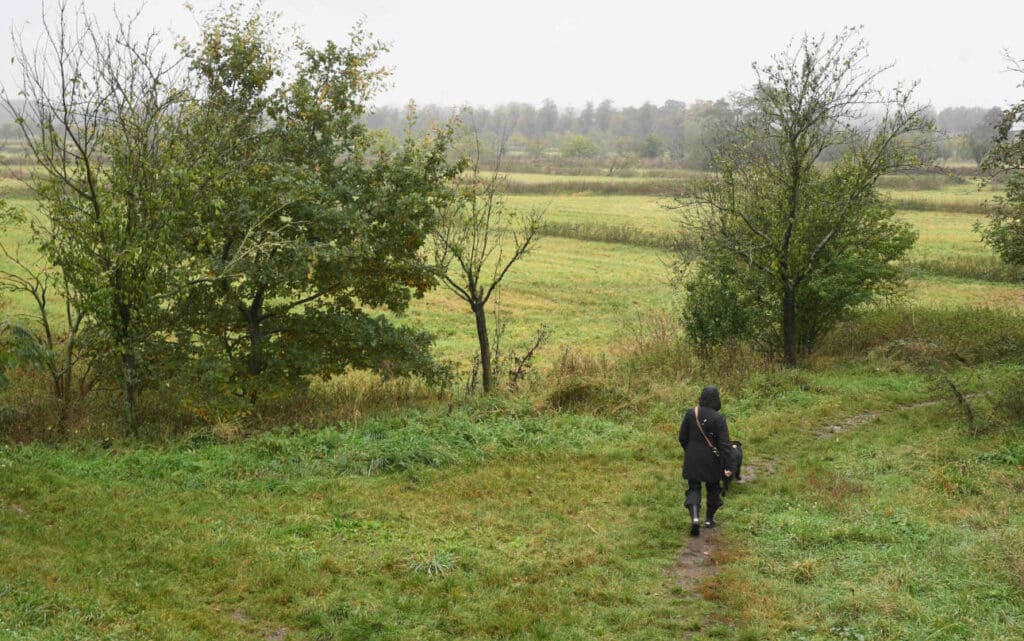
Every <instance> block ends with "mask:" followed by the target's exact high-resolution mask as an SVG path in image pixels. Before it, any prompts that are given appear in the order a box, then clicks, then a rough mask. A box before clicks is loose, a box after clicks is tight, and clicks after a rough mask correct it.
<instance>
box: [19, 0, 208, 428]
mask: <svg viewBox="0 0 1024 641" xmlns="http://www.w3.org/2000/svg"><path fill="white" fill-rule="evenodd" d="M160 51H161V47H160V42H159V39H158V38H157V37H156V36H155V35H153V34H150V35H142V36H140V35H138V34H137V28H136V19H135V18H125V19H122V20H121V21H120V22H119V24H118V25H117V27H116V29H115V30H114V31H111V32H107V31H104V30H103V29H102V28H101V27H100V26H99V25H98V24H97V23H96V21H95V19H94V18H92V17H91V16H89V15H88V14H86V12H85V10H84V8H80V9H79V10H78V11H77V12H73V11H72V10H71V9H69V7H68V5H67V3H66V2H64V1H61V2H58V4H57V6H56V8H55V11H54V12H53V13H52V14H50V15H45V17H44V21H43V35H42V37H41V39H40V40H39V41H38V43H37V44H36V45H35V48H34V49H33V48H31V46H30V45H28V44H27V43H26V42H25V41H24V40H23V39H21V40H19V41H18V42H16V51H15V60H16V64H17V66H18V68H19V69H20V71H21V82H20V92H19V95H20V96H22V97H23V98H24V99H23V100H15V99H14V98H12V96H11V95H10V94H9V93H7V92H6V89H5V92H4V97H3V100H4V103H5V105H6V107H7V109H8V111H9V112H11V113H12V114H13V115H14V116H15V118H16V123H17V124H18V126H19V128H20V129H21V132H22V134H23V136H24V138H25V139H26V141H28V143H29V146H30V150H31V154H32V157H33V158H34V160H35V161H36V163H37V164H38V165H39V167H40V169H41V172H40V173H39V174H38V175H37V176H35V177H33V178H32V182H31V184H32V186H33V189H34V191H35V192H36V195H37V197H38V199H39V201H40V209H41V216H42V219H43V221H44V222H43V224H42V225H41V227H40V228H39V229H37V231H36V234H35V240H34V242H35V243H36V244H37V245H38V246H39V248H40V249H41V251H42V252H43V254H44V255H45V257H46V259H47V261H48V262H49V264H50V265H53V266H54V267H55V268H56V269H57V270H58V271H59V280H60V282H61V284H62V286H63V287H65V288H66V289H67V291H69V292H74V304H75V305H76V307H77V308H78V310H79V311H80V312H81V313H82V314H83V315H85V316H86V317H87V318H88V323H89V325H90V326H91V327H92V328H93V330H94V332H95V334H96V336H97V337H98V345H99V346H100V347H101V348H102V349H100V350H99V351H98V352H97V353H98V354H107V355H108V357H107V358H105V359H101V360H100V361H99V363H100V364H101V365H103V364H106V365H108V366H109V368H110V370H111V371H112V372H114V377H115V379H116V380H118V381H119V383H120V387H121V389H122V391H123V395H124V400H125V423H126V424H127V426H128V428H129V429H131V430H134V429H135V427H136V425H135V417H134V413H135V406H136V403H137V398H138V395H139V393H140V392H141V391H142V390H143V389H144V388H145V387H146V386H147V385H149V384H150V383H151V377H150V373H151V370H150V369H149V368H147V366H146V365H147V361H148V359H147V358H146V353H147V350H148V349H150V347H151V346H152V345H153V344H154V343H156V342H158V341H159V340H160V328H159V327H158V326H157V324H156V323H155V319H156V317H157V312H158V310H159V308H160V301H161V296H162V295H163V294H165V292H166V291H167V288H168V284H169V283H170V282H171V281H172V280H173V279H174V271H175V268H176V266H177V265H176V263H175V261H173V260H168V256H170V255H173V247H174V246H175V244H174V241H175V234H174V230H173V226H172V225H170V224H169V221H170V218H171V217H170V216H169V215H168V212H169V211H171V210H173V209H174V206H175V204H176V200H175V198H176V197H175V194H176V193H177V192H178V191H179V187H180V185H181V181H182V177H183V175H182V174H183V172H182V171H181V170H182V167H181V166H180V165H178V164H176V158H177V156H178V154H179V152H180V145H181V144H182V141H183V140H184V136H183V135H182V130H181V124H182V119H181V114H182V113H183V111H184V110H185V109H186V108H187V105H188V94H187V92H186V91H185V90H184V85H183V83H182V79H181V76H180V73H179V65H178V61H177V60H175V59H172V58H170V57H168V56H167V55H165V54H162V53H160ZM41 311H42V310H41ZM43 316H44V317H45V312H43ZM79 320H81V319H79Z"/></svg>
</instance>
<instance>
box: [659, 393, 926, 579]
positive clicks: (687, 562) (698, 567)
mask: <svg viewBox="0 0 1024 641" xmlns="http://www.w3.org/2000/svg"><path fill="white" fill-rule="evenodd" d="M943 402H945V401H941V400H931V401H922V402H919V403H911V404H908V405H900V406H897V407H895V408H893V409H891V410H885V411H887V412H889V411H898V410H906V409H917V408H921V407H929V406H933V405H938V404H940V403H943ZM881 415H882V411H872V412H863V413H861V414H855V415H853V416H850V417H848V418H845V419H843V420H842V421H840V422H838V423H836V424H834V425H827V426H824V427H822V428H820V429H818V430H815V433H816V434H817V435H818V437H819V438H832V437H834V436H836V435H837V434H840V433H842V432H845V431H847V430H850V429H853V428H856V427H859V426H861V425H866V424H868V423H871V422H872V421H874V420H876V419H878V417H880V416H881ZM774 472H775V462H774V460H772V459H764V458H759V457H751V460H750V463H749V464H747V463H744V465H743V481H740V482H738V483H737V484H734V485H733V490H732V491H736V490H740V491H742V486H743V484H746V483H751V482H753V481H754V480H755V479H756V478H757V477H758V475H761V474H763V475H765V476H770V475H771V474H773V473H774ZM680 531H681V532H682V535H683V536H685V541H684V542H683V545H682V547H681V549H680V550H679V555H678V557H677V558H676V562H675V563H674V564H673V565H672V567H671V568H670V569H669V571H668V573H669V575H670V576H671V577H672V579H673V581H674V582H675V584H676V585H678V586H680V587H682V588H683V589H684V590H686V591H687V592H689V593H691V594H697V593H698V587H699V586H700V584H701V582H702V581H704V580H705V579H707V578H708V577H711V576H714V575H716V574H718V573H719V572H720V571H721V567H720V566H719V564H718V562H717V560H716V553H717V551H718V534H719V530H717V529H712V530H706V529H703V528H702V529H701V532H700V536H696V537H694V536H690V535H689V528H688V526H687V524H686V523H684V524H682V527H681V529H680Z"/></svg>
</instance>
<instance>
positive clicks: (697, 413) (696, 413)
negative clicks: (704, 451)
mask: <svg viewBox="0 0 1024 641" xmlns="http://www.w3.org/2000/svg"><path fill="white" fill-rule="evenodd" d="M693 416H694V418H696V419H697V429H698V430H700V435H701V436H703V437H704V442H705V443H707V444H708V447H710V448H711V451H712V452H714V453H715V454H716V455H717V454H718V448H717V447H715V446H714V445H712V444H711V439H709V438H708V435H707V434H705V433H704V428H703V427H702V426H701V424H700V405H697V406H696V407H694V408H693Z"/></svg>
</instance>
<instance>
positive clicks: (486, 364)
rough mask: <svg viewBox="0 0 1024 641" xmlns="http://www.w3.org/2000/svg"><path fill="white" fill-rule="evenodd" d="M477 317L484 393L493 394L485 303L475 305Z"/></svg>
mask: <svg viewBox="0 0 1024 641" xmlns="http://www.w3.org/2000/svg"><path fill="white" fill-rule="evenodd" d="M473 315H474V316H476V336H477V339H479V341H480V371H481V372H482V373H483V382H484V392H485V393H488V394H489V393H490V392H491V386H492V382H491V341H490V337H488V335H487V314H486V313H485V311H484V305H483V303H473Z"/></svg>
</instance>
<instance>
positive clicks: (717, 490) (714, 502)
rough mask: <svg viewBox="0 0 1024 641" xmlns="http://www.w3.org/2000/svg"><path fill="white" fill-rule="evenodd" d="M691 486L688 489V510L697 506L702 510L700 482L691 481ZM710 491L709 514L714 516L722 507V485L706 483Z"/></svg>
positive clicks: (717, 482)
mask: <svg viewBox="0 0 1024 641" xmlns="http://www.w3.org/2000/svg"><path fill="white" fill-rule="evenodd" d="M689 484H690V485H689V486H688V487H687V488H686V503H685V504H684V505H686V507H687V508H689V507H692V506H697V509H698V510H700V486H701V482H700V481H689ZM704 485H705V486H706V487H707V489H708V514H714V513H715V512H717V511H718V508H720V507H722V484H721V483H720V482H719V481H715V482H714V483H704Z"/></svg>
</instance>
